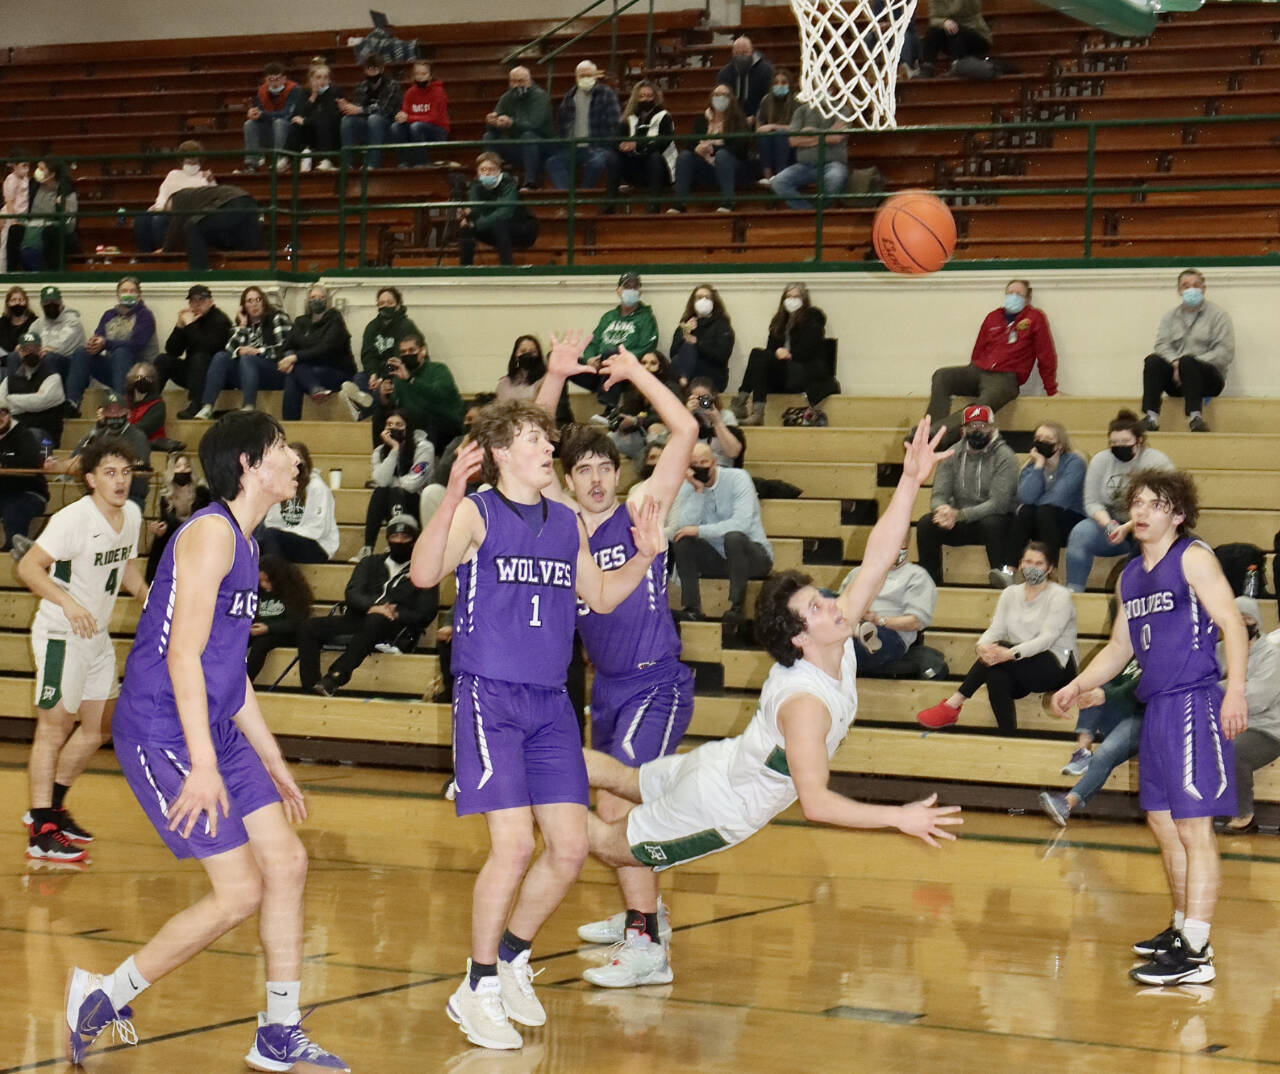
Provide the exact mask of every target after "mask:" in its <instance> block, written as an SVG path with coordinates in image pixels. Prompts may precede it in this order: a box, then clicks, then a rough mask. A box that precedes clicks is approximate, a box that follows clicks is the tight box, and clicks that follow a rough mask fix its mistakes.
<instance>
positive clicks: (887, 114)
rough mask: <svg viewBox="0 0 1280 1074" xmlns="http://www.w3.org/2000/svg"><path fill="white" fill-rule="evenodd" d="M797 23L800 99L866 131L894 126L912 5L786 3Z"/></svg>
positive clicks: (858, 0)
mask: <svg viewBox="0 0 1280 1074" xmlns="http://www.w3.org/2000/svg"><path fill="white" fill-rule="evenodd" d="M791 10H792V11H793V12H794V13H795V16H796V22H798V23H799V24H800V53H801V56H802V57H803V62H802V67H801V71H800V92H799V94H797V97H798V99H799V100H801V101H804V102H805V103H806V104H809V105H812V106H813V107H814V108H816V109H817V110H818V111H819V112H821V113H822V114H823V115H824V116H827V117H839V118H840V119H843V120H844V121H845V122H847V123H850V124H852V125H854V126H855V127H862V128H865V129H866V130H890V129H892V128H894V127H896V126H897V125H898V124H897V121H896V119H895V118H894V114H895V111H896V108H895V105H896V102H895V100H894V92H893V91H894V86H895V85H896V84H897V80H898V63H899V61H900V60H901V57H902V42H903V36H904V32H905V30H906V28H907V26H908V25H909V24H910V22H911V20H912V18H913V17H914V15H915V12H916V0H791Z"/></svg>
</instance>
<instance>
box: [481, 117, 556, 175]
mask: <svg viewBox="0 0 1280 1074" xmlns="http://www.w3.org/2000/svg"><path fill="white" fill-rule="evenodd" d="M484 143H485V147H486V148H487V149H491V150H493V152H495V153H497V154H498V156H500V157H501V158H502V159H503V160H504V161H506V162H507V163H508V164H510V165H511V166H512V167H513V168H519V169H520V170H521V171H522V172H523V174H524V178H523V179H522V180H521V186H537V185H538V171H539V169H540V168H541V167H542V154H543V144H542V142H539V141H537V140H536V139H534V138H528V137H526V138H512V137H511V136H510V135H507V134H504V133H502V132H501V131H499V130H497V129H495V128H493V127H489V128H487V129H486V130H485V132H484Z"/></svg>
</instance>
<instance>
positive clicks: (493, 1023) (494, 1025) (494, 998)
mask: <svg viewBox="0 0 1280 1074" xmlns="http://www.w3.org/2000/svg"><path fill="white" fill-rule="evenodd" d="M444 1010H445V1013H446V1014H447V1015H448V1016H449V1017H450V1018H451V1019H453V1021H455V1022H457V1023H458V1026H459V1028H461V1030H462V1032H463V1033H465V1034H466V1036H467V1040H469V1041H471V1043H472V1044H478V1045H479V1046H480V1047H481V1048H501V1049H505V1048H520V1047H522V1046H523V1045H524V1038H523V1037H522V1036H520V1033H519V1031H518V1030H517V1029H516V1027H515V1026H513V1025H512V1024H511V1023H510V1022H508V1021H507V1015H506V1011H504V1010H503V1006H502V985H500V984H499V983H498V978H496V977H481V978H480V980H479V982H478V983H477V984H476V987H475V988H474V989H473V988H472V987H471V960H470V959H467V976H466V977H464V978H463V979H462V984H460V985H458V988H457V991H455V992H454V993H453V995H452V996H450V997H449V1003H448V1005H447V1006H446V1007H445V1009H444Z"/></svg>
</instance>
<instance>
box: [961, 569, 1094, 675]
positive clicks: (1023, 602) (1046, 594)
mask: <svg viewBox="0 0 1280 1074" xmlns="http://www.w3.org/2000/svg"><path fill="white" fill-rule="evenodd" d="M996 642H1002V643H1004V644H1006V645H1008V646H1009V647H1010V648H1011V649H1012V650H1013V651H1014V652H1015V653H1016V654H1017V655H1018V657H1019V659H1025V658H1026V657H1028V656H1035V655H1036V654H1038V653H1043V652H1051V653H1053V655H1054V657H1055V658H1056V659H1057V661H1058V663H1059V664H1061V665H1062V666H1063V667H1066V666H1067V658H1068V657H1071V656H1074V657H1075V658H1076V663H1077V664H1078V663H1079V662H1080V650H1079V647H1078V646H1077V645H1076V606H1075V604H1073V603H1072V601H1071V591H1070V590H1069V589H1067V587H1066V586H1062V585H1058V583H1057V582H1050V583H1049V584H1048V585H1046V586H1045V587H1044V589H1042V590H1041V591H1040V594H1039V596H1037V597H1036V598H1035V599H1034V600H1027V586H1026V583H1025V582H1019V583H1018V584H1017V585H1011V586H1010V587H1009V588H1008V589H1006V590H1005V591H1004V592H1002V593H1001V594H1000V600H999V601H998V602H997V604H996V614H995V617H994V618H993V619H992V620H991V625H990V626H989V627H987V629H986V630H984V631H983V632H982V637H980V638H979V639H978V644H979V645H983V644H985V645H992V644H995V643H996Z"/></svg>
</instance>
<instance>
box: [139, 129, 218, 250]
mask: <svg viewBox="0 0 1280 1074" xmlns="http://www.w3.org/2000/svg"><path fill="white" fill-rule="evenodd" d="M178 152H179V153H181V154H182V158H181V160H180V162H179V165H178V167H176V168H174V169H172V170H171V171H170V172H169V174H168V175H166V176H165V177H164V179H163V180H162V181H161V183H160V189H159V191H157V193H156V200H155V201H154V202H152V204H151V208H150V209H148V210H147V211H146V212H145V213H139V214H138V215H137V216H135V217H134V218H133V238H134V241H135V242H136V243H137V245H138V249H139V250H141V251H142V252H143V253H144V254H149V253H150V252H151V251H152V250H156V249H158V248H159V247H161V246H163V245H164V239H165V234H166V233H167V232H168V230H169V216H168V213H167V210H168V208H169V199H170V198H171V197H173V195H174V194H176V193H177V192H178V191H179V190H190V189H192V188H194V187H203V186H216V185H217V183H218V181H217V180H216V179H215V178H214V177H213V172H211V171H210V170H209V169H208V168H205V167H202V166H201V162H200V155H201V154H202V153H203V152H204V146H202V145H201V144H200V143H199V142H197V141H194V140H191V139H188V140H187V141H185V142H182V143H180V144H179V145H178Z"/></svg>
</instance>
